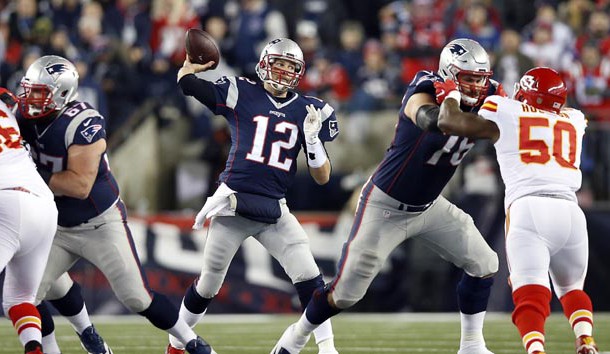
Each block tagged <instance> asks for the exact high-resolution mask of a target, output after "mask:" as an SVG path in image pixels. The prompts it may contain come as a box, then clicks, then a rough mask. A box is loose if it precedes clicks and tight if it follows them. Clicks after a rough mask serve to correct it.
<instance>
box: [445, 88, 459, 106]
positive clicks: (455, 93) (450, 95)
mask: <svg viewBox="0 0 610 354" xmlns="http://www.w3.org/2000/svg"><path fill="white" fill-rule="evenodd" d="M447 98H453V99H454V100H456V101H457V102H458V103H460V102H461V101H462V94H461V93H460V91H458V90H453V91H451V92H449V93H448V94H447V96H446V97H445V99H447Z"/></svg>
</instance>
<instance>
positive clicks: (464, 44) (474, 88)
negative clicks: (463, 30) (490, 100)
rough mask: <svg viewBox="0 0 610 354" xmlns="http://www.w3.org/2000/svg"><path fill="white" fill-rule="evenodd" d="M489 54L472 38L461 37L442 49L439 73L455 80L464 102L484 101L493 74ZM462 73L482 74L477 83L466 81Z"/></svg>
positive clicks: (445, 77) (470, 104) (471, 103)
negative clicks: (462, 78)
mask: <svg viewBox="0 0 610 354" xmlns="http://www.w3.org/2000/svg"><path fill="white" fill-rule="evenodd" d="M492 73H493V72H492V71H491V64H490V62H489V55H487V52H486V51H485V49H483V47H481V45H480V44H479V43H478V42H476V41H473V40H471V39H465V38H459V39H454V40H452V41H451V42H449V43H448V44H447V45H446V46H445V47H444V48H443V50H442V51H441V56H440V60H439V63H438V74H439V75H440V76H441V77H442V78H443V80H448V79H450V80H453V81H454V82H455V83H456V84H457V85H458V89H459V90H460V93H461V94H462V103H464V104H466V105H468V106H476V105H478V104H479V103H481V102H483V100H484V99H485V97H486V96H487V90H488V89H489V84H490V81H489V78H490V77H491V75H492ZM461 74H468V75H473V76H480V80H477V81H478V82H477V83H476V84H474V83H472V82H464V81H463V80H461V79H460V75H461Z"/></svg>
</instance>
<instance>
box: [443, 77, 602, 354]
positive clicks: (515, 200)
mask: <svg viewBox="0 0 610 354" xmlns="http://www.w3.org/2000/svg"><path fill="white" fill-rule="evenodd" d="M435 86H436V88H437V92H443V95H445V94H447V95H446V98H447V99H445V100H444V102H443V104H442V105H441V112H440V114H439V119H438V126H439V128H440V129H441V130H442V131H443V132H445V133H446V134H455V135H460V136H468V137H472V138H488V139H491V140H492V142H493V143H494V146H495V149H496V153H497V158H498V163H499V164H500V172H501V174H502V179H503V180H504V184H505V185H506V195H505V198H504V205H505V208H506V257H507V262H508V264H509V271H510V283H511V286H512V292H513V294H512V295H513V302H514V304H515V309H514V311H513V315H512V318H513V323H514V324H515V326H516V327H517V329H518V330H519V333H520V334H521V338H522V342H523V346H524V347H525V350H526V351H527V353H529V354H541V353H544V352H545V348H544V343H545V337H544V323H545V321H546V318H547V317H548V316H549V314H550V301H551V295H552V294H551V289H550V282H549V274H550V277H551V281H552V282H553V289H554V290H555V294H556V295H557V297H558V298H559V300H560V302H561V305H562V307H563V312H564V314H565V316H566V317H567V318H568V320H569V322H570V326H571V327H572V329H573V331H574V334H575V336H576V353H577V354H597V352H598V350H597V346H596V344H595V341H594V340H593V337H592V333H593V307H592V304H591V299H590V298H589V296H588V295H587V294H586V293H585V292H584V291H583V286H584V282H585V276H586V274H587V263H588V258H589V256H588V254H589V249H588V240H587V227H586V220H585V216H584V213H583V212H582V210H581V209H580V207H579V206H578V203H577V199H576V194H575V192H576V191H577V190H578V189H580V185H581V181H582V174H581V172H580V169H579V166H580V154H581V149H582V139H583V136H584V133H585V127H586V125H587V122H586V120H585V117H584V115H583V113H582V112H581V111H578V110H575V109H570V108H563V106H564V104H565V102H566V96H567V88H566V85H565V83H564V82H563V80H562V79H561V76H560V75H559V74H558V73H557V72H556V71H555V70H553V69H550V68H545V67H538V68H534V69H531V70H529V71H527V72H526V73H525V74H524V75H523V77H522V78H521V79H520V80H519V83H518V84H517V85H516V89H515V94H514V99H509V98H505V97H498V96H491V97H488V98H487V99H486V100H485V103H484V104H483V106H482V107H481V109H480V110H479V115H476V114H472V113H464V112H461V110H460V107H459V106H458V104H457V101H459V97H460V93H459V92H458V91H457V88H456V86H455V83H453V82H450V81H446V82H444V83H437V84H435ZM449 98H451V99H449Z"/></svg>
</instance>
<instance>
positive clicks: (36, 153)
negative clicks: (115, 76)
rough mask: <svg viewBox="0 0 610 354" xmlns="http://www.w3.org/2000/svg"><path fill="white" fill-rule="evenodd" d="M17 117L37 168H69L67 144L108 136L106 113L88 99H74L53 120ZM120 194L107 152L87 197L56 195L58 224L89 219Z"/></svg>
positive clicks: (90, 141) (96, 139)
mask: <svg viewBox="0 0 610 354" xmlns="http://www.w3.org/2000/svg"><path fill="white" fill-rule="evenodd" d="M18 121H19V125H20V128H21V133H22V135H23V137H24V139H25V140H26V141H27V142H28V143H29V144H30V147H31V151H32V157H33V158H34V161H35V162H36V166H37V168H38V169H39V170H46V171H50V172H53V173H56V172H60V171H63V170H65V169H66V168H67V165H68V148H69V147H70V146H71V145H73V144H76V145H87V144H92V143H94V142H96V141H98V140H100V139H106V129H105V128H106V121H105V120H104V117H102V116H101V115H100V113H99V112H98V111H96V110H95V109H94V108H93V107H91V105H89V104H88V103H86V102H79V101H74V102H71V103H70V104H69V106H68V107H67V108H65V109H64V110H63V112H61V114H60V115H59V116H58V117H57V118H55V119H53V120H52V121H51V122H50V123H41V122H36V121H35V120H27V119H24V118H22V117H19V118H18ZM118 197H119V187H118V185H117V183H116V180H115V179H114V177H113V176H112V173H111V172H110V169H109V167H108V159H107V157H106V154H105V153H104V155H103V156H102V158H101V160H100V166H99V170H98V173H97V177H96V179H95V182H94V184H93V188H92V189H91V193H90V194H89V197H88V198H86V199H84V200H81V199H76V198H72V197H64V196H56V197H55V202H56V203H57V209H58V211H59V218H58V224H59V225H60V226H66V227H70V226H76V225H79V224H81V223H83V222H86V221H88V220H89V219H91V218H93V217H95V216H97V215H100V214H101V213H102V212H103V211H105V210H106V209H108V208H109V207H110V206H112V205H113V204H114V203H115V202H116V201H117V199H118Z"/></svg>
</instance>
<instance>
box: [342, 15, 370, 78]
mask: <svg viewBox="0 0 610 354" xmlns="http://www.w3.org/2000/svg"><path fill="white" fill-rule="evenodd" d="M339 37H340V42H341V47H340V49H339V51H338V53H337V62H338V63H339V64H341V65H342V66H343V67H344V68H345V70H347V73H348V75H349V77H355V76H356V73H357V72H358V69H359V68H360V67H361V66H362V65H363V63H364V61H363V58H362V45H363V43H364V28H363V27H362V25H361V24H360V23H358V22H355V21H346V22H344V23H343V24H342V25H341V33H340V35H339Z"/></svg>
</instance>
